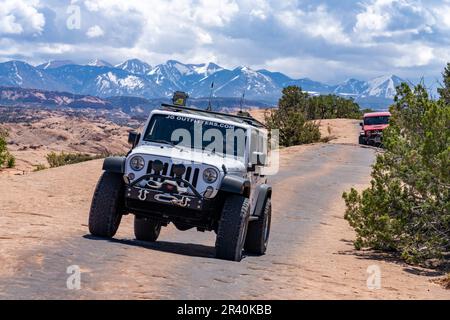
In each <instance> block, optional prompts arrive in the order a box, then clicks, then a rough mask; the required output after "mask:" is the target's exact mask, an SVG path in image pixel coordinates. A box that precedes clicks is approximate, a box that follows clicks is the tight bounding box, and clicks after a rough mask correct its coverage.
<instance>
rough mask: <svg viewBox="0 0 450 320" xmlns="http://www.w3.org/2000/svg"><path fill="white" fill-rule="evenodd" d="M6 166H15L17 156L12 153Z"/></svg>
mask: <svg viewBox="0 0 450 320" xmlns="http://www.w3.org/2000/svg"><path fill="white" fill-rule="evenodd" d="M6 166H7V167H8V168H14V167H15V166H16V158H15V157H14V156H13V155H12V154H10V155H9V157H8V159H7V160H6Z"/></svg>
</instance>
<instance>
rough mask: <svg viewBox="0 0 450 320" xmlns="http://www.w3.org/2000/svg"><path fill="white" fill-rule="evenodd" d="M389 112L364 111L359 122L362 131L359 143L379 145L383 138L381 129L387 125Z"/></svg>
mask: <svg viewBox="0 0 450 320" xmlns="http://www.w3.org/2000/svg"><path fill="white" fill-rule="evenodd" d="M390 117H391V114H390V112H371V113H365V114H364V117H363V122H361V123H360V126H361V128H362V131H361V133H360V135H359V144H364V145H370V146H380V145H381V144H382V140H383V130H384V129H386V128H387V127H388V126H389V118H390Z"/></svg>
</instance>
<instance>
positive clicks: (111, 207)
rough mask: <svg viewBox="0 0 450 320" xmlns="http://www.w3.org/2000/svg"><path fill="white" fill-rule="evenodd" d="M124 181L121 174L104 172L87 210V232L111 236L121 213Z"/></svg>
mask: <svg viewBox="0 0 450 320" xmlns="http://www.w3.org/2000/svg"><path fill="white" fill-rule="evenodd" d="M123 195H124V183H123V180H122V175H120V174H117V173H111V172H104V173H103V175H102V176H101V177H100V180H99V181H98V183H97V187H96V188H95V192H94V196H93V198H92V204H91V210H90V212H89V232H90V233H91V234H92V235H94V236H98V237H104V238H112V237H113V236H114V235H115V234H116V232H117V229H118V228H119V225H120V221H121V220H122V214H123V209H124V206H123Z"/></svg>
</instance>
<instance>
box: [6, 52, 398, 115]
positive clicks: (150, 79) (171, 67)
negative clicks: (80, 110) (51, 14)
mask: <svg viewBox="0 0 450 320" xmlns="http://www.w3.org/2000/svg"><path fill="white" fill-rule="evenodd" d="M401 82H403V80H402V79H400V78H399V77H397V76H394V75H389V76H381V77H378V78H374V79H371V80H369V81H361V80H356V79H349V80H347V81H345V82H343V83H340V84H337V85H328V84H324V83H321V82H317V81H313V80H311V79H308V78H302V79H292V78H290V77H288V76H286V75H285V74H283V73H280V72H271V71H268V70H253V69H251V68H249V67H246V66H241V67H237V68H235V69H232V70H230V69H226V68H223V67H221V66H219V65H217V64H214V63H203V64H184V63H181V62H178V61H175V60H169V61H167V62H166V63H163V64H159V65H156V66H151V65H150V64H148V63H146V62H143V61H141V60H138V59H131V60H127V61H125V62H123V63H120V64H117V65H115V66H113V65H111V64H110V63H108V62H107V61H104V60H100V59H95V60H93V61H92V62H90V63H88V64H87V65H80V64H76V63H74V62H73V61H70V60H57V61H49V62H47V63H44V64H41V65H38V66H32V65H30V64H28V63H26V62H22V61H7V62H4V63H0V86H8V87H21V88H33V89H43V90H51V91H66V92H72V93H75V94H82V95H92V96H99V97H111V96H136V97H143V98H147V99H155V98H163V97H169V96H171V95H172V93H173V92H174V91H176V90H181V91H186V92H188V93H189V95H190V96H191V97H193V98H200V97H208V96H209V95H210V93H211V84H212V83H214V88H213V94H214V96H215V97H234V98H236V97H240V96H242V94H243V93H244V92H245V97H246V98H248V99H252V100H257V101H264V102H269V103H273V104H275V103H276V101H277V100H278V98H279V97H280V95H281V91H282V89H283V88H284V87H285V86H288V85H297V86H300V87H301V88H302V89H303V90H305V91H308V92H310V93H311V94H330V93H331V94H337V95H341V96H345V97H352V98H354V99H355V100H356V101H357V102H359V103H360V105H361V106H362V107H372V108H374V109H383V108H386V107H387V106H388V105H389V104H390V103H391V102H392V99H393V97H394V95H395V87H396V86H397V85H399V84H400V83H401Z"/></svg>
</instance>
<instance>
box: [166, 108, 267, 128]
mask: <svg viewBox="0 0 450 320" xmlns="http://www.w3.org/2000/svg"><path fill="white" fill-rule="evenodd" d="M161 106H162V107H164V108H169V109H175V111H188V112H192V113H194V114H195V113H200V114H201V113H204V114H212V115H216V116H220V117H224V118H232V119H233V120H235V121H238V122H241V123H247V124H250V125H252V126H254V127H260V128H266V125H265V124H264V123H262V122H260V121H258V120H256V119H255V118H253V117H245V116H239V115H235V114H230V113H224V112H217V111H208V110H202V109H197V108H191V107H185V106H176V105H173V104H167V103H162V104H161Z"/></svg>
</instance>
